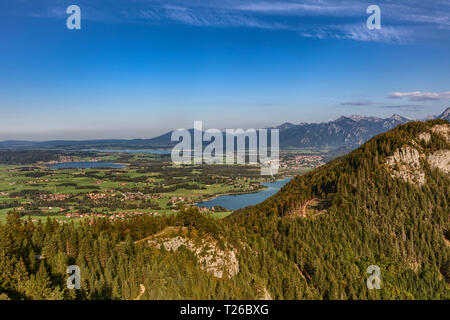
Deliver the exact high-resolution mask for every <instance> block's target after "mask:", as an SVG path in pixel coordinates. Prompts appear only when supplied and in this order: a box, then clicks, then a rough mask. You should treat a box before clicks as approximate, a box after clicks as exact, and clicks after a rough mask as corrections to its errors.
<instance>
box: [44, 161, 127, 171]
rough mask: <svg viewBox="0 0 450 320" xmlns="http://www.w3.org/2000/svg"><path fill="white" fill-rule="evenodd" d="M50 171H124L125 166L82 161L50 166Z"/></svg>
mask: <svg viewBox="0 0 450 320" xmlns="http://www.w3.org/2000/svg"><path fill="white" fill-rule="evenodd" d="M48 167H49V168H50V169H89V168H112V169H123V168H126V165H125V164H120V163H112V162H104V161H80V162H63V163H55V164H51V165H49V166H48Z"/></svg>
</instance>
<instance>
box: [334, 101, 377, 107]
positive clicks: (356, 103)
mask: <svg viewBox="0 0 450 320" xmlns="http://www.w3.org/2000/svg"><path fill="white" fill-rule="evenodd" d="M373 104H374V103H373V102H372V101H347V102H341V106H370V105H373Z"/></svg>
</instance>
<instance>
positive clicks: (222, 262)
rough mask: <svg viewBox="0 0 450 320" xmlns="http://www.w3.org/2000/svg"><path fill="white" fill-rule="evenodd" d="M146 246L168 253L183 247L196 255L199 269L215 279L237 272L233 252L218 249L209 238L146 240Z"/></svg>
mask: <svg viewBox="0 0 450 320" xmlns="http://www.w3.org/2000/svg"><path fill="white" fill-rule="evenodd" d="M148 244H149V245H153V246H156V247H158V248H160V249H162V248H163V247H164V249H165V250H168V251H176V250H178V249H179V248H180V247H182V246H184V247H185V248H186V249H187V250H190V251H191V252H193V253H194V254H195V255H196V257H197V260H198V262H199V267H200V268H202V269H203V270H205V271H207V272H210V273H211V274H212V275H214V276H215V277H217V278H223V277H224V276H226V277H228V278H231V277H234V276H235V275H236V274H237V273H238V272H239V261H238V259H237V257H236V253H235V251H234V250H232V249H230V248H226V249H224V250H222V249H220V248H219V246H218V244H217V241H215V240H214V239H212V238H210V237H207V238H205V239H202V240H200V241H193V240H191V239H189V238H187V237H183V236H176V237H171V238H159V239H157V240H156V239H154V240H148Z"/></svg>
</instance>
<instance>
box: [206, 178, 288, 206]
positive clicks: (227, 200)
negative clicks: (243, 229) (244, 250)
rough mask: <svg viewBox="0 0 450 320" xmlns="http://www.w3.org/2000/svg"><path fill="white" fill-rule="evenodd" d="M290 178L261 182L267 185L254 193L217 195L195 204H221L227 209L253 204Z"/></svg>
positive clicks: (274, 191) (271, 193) (268, 195)
mask: <svg viewBox="0 0 450 320" xmlns="http://www.w3.org/2000/svg"><path fill="white" fill-rule="evenodd" d="M291 179H292V178H286V179H283V180H278V181H275V182H263V183H261V184H262V185H263V186H266V187H267V188H266V189H264V190H261V191H258V192H255V193H244V194H236V195H225V196H219V197H216V198H214V199H211V200H208V201H204V202H199V203H197V206H198V207H206V208H212V207H214V206H221V207H224V208H226V209H228V210H237V209H241V208H244V207H247V206H253V205H255V204H258V203H261V202H263V201H264V200H266V199H267V198H269V197H271V196H273V195H274V194H275V193H277V192H278V191H279V190H280V189H281V188H282V187H283V186H284V185H285V184H286V183H288V182H289V181H290V180H291Z"/></svg>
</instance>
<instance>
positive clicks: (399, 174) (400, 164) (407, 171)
mask: <svg viewBox="0 0 450 320" xmlns="http://www.w3.org/2000/svg"><path fill="white" fill-rule="evenodd" d="M432 134H436V135H439V136H441V137H442V138H444V139H445V140H446V141H447V142H448V143H450V125H449V124H442V125H435V126H434V127H432V128H431V130H430V132H422V133H420V134H419V135H418V137H417V140H415V141H411V145H405V146H403V147H401V148H399V149H397V150H395V151H394V153H393V155H392V156H390V157H387V158H386V164H387V165H388V167H389V169H390V170H391V174H392V176H393V177H395V178H400V179H403V180H405V181H407V182H409V183H414V184H417V185H419V186H422V185H423V184H424V183H425V182H426V178H425V172H424V170H423V164H424V162H427V163H428V164H429V165H430V167H431V168H435V169H439V170H441V171H442V172H444V173H447V174H448V173H450V150H449V149H442V150H437V151H434V152H432V153H428V154H427V153H426V152H425V151H424V150H423V148H422V147H421V146H420V142H425V143H429V142H430V141H431V138H432Z"/></svg>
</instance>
